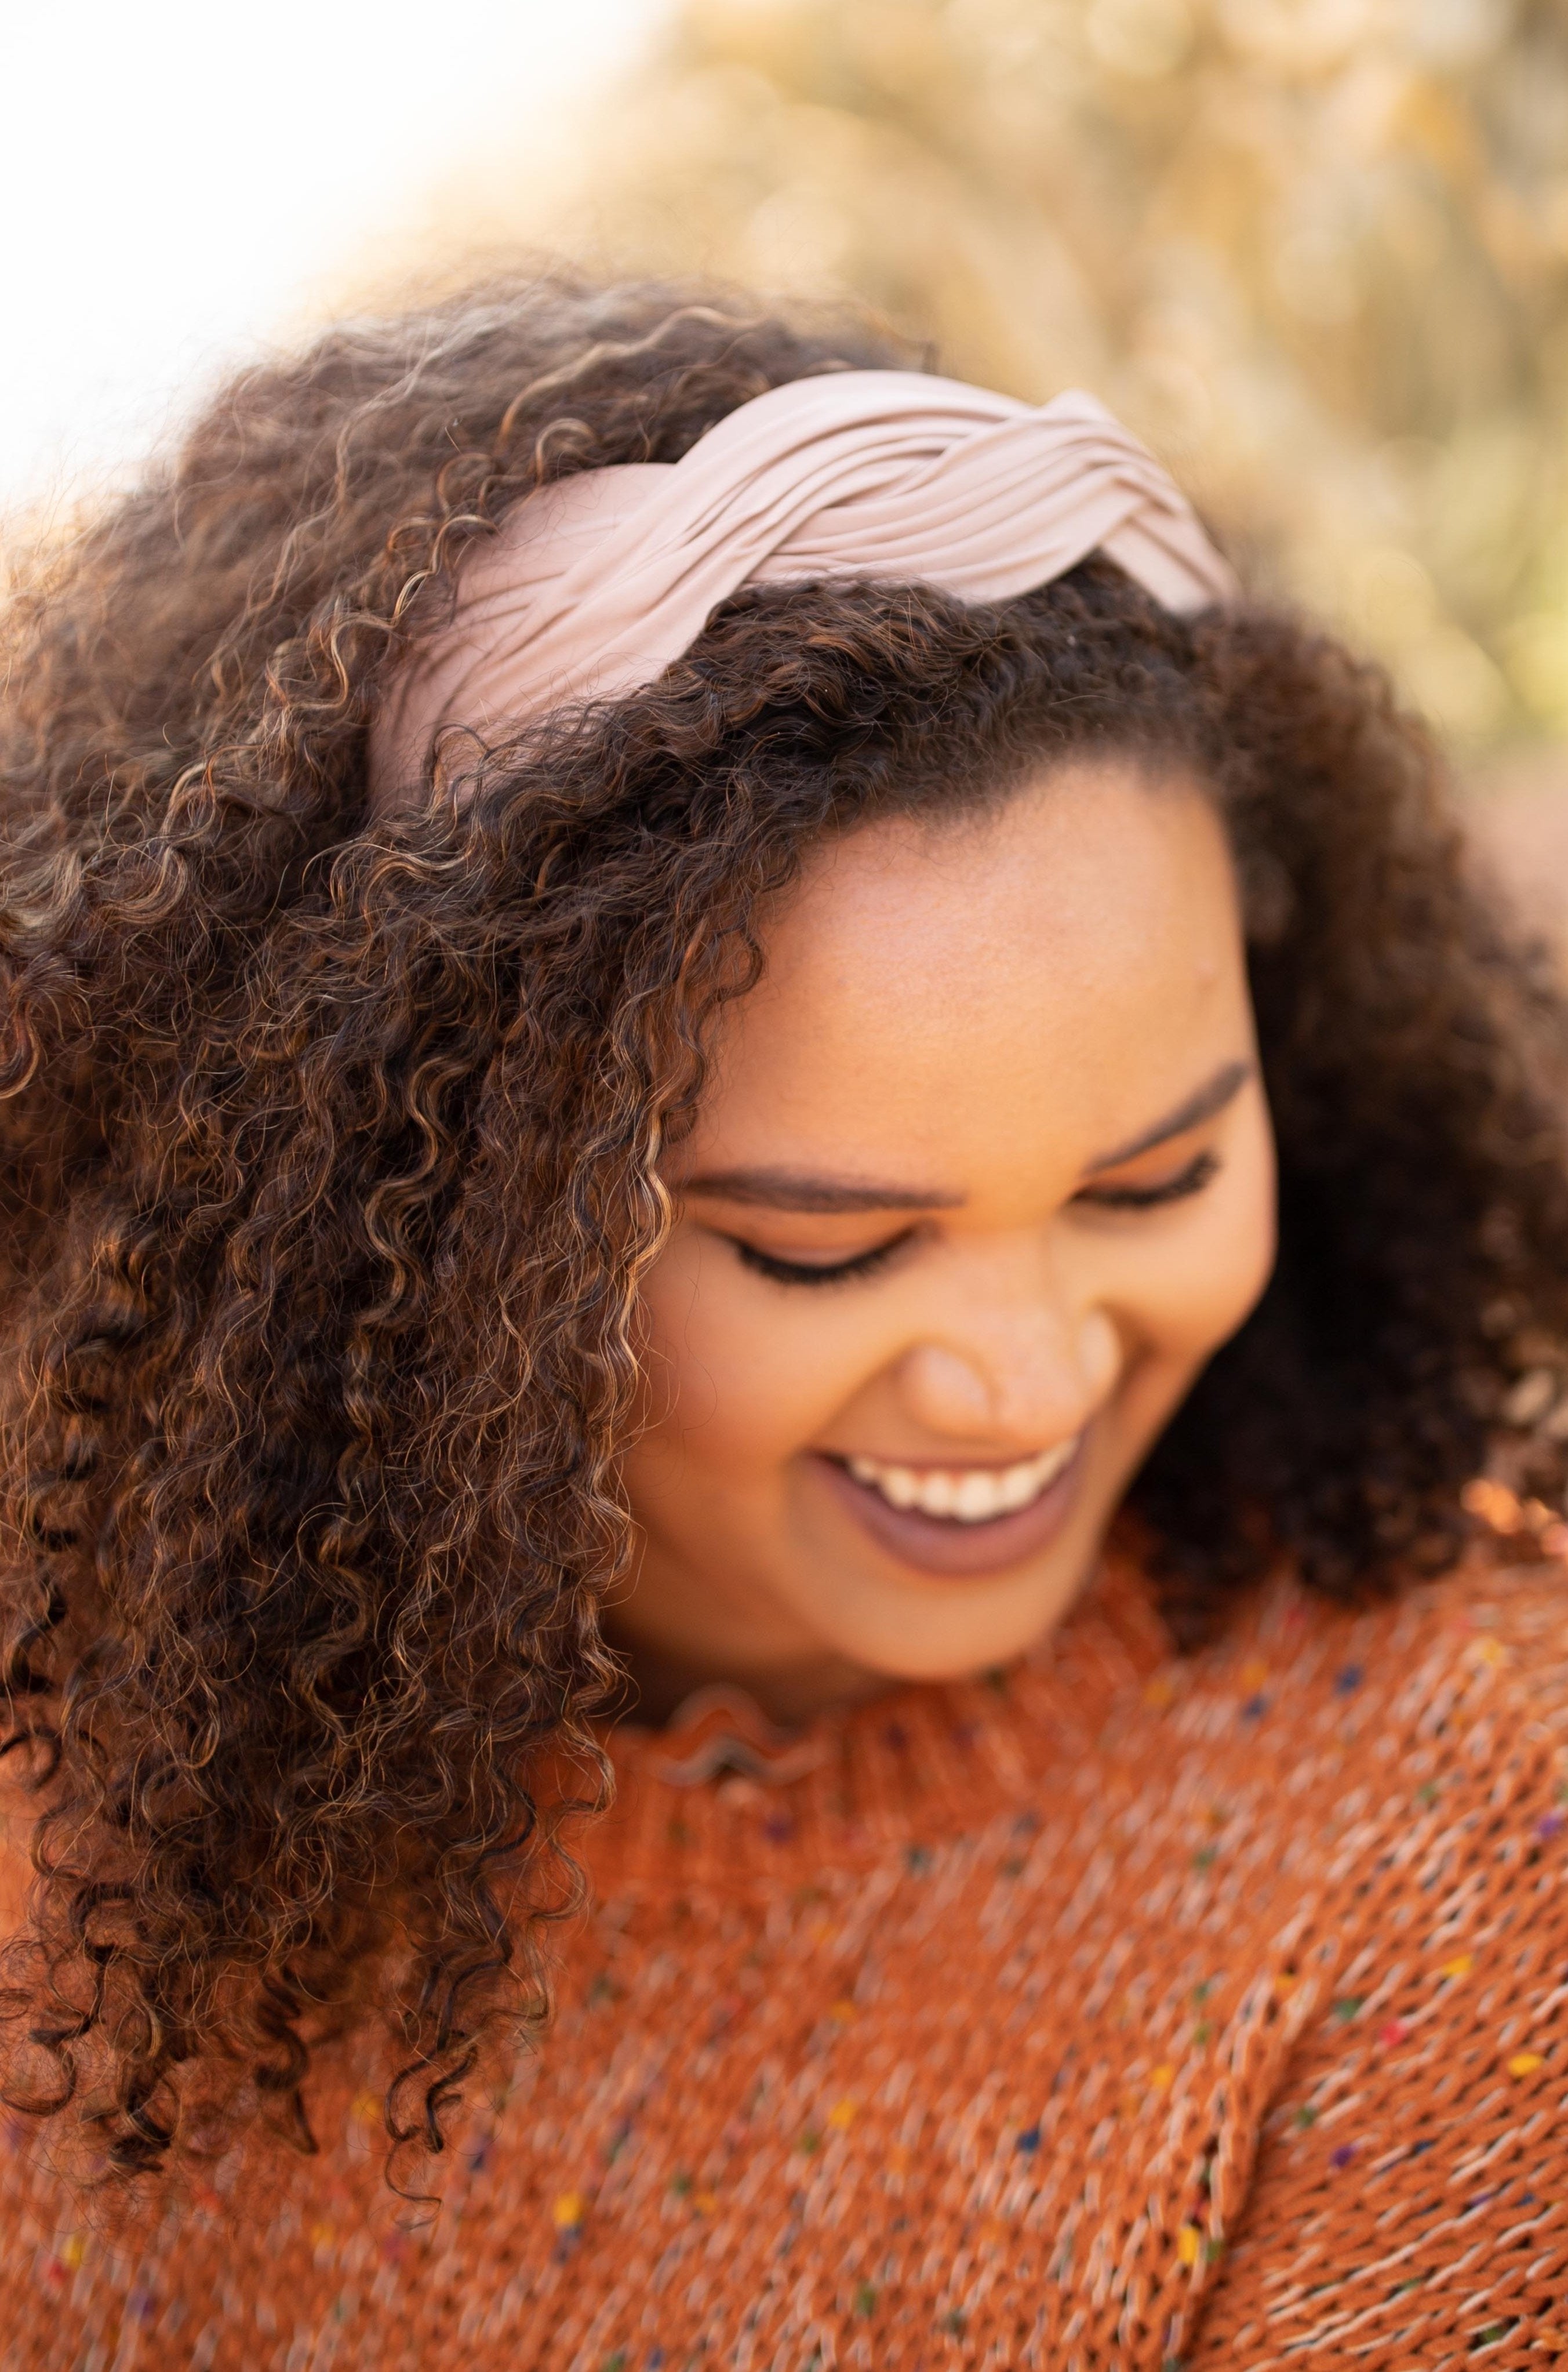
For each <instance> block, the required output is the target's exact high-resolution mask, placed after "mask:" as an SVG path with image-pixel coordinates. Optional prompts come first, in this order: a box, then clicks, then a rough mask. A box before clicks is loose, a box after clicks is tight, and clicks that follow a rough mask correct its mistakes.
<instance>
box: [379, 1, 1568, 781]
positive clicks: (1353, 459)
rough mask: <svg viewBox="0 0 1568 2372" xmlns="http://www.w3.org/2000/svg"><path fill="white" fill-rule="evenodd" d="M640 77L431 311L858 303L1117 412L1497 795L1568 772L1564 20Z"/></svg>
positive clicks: (815, 50) (1224, 37) (1133, 31)
mask: <svg viewBox="0 0 1568 2372" xmlns="http://www.w3.org/2000/svg"><path fill="white" fill-rule="evenodd" d="M607 69H608V72H607V88H606V92H605V95H604V96H603V97H602V98H601V99H599V100H598V101H596V102H595V104H594V107H593V109H592V111H591V113H590V114H589V116H588V118H587V123H586V125H585V124H584V123H583V122H581V121H579V122H577V123H576V124H575V125H574V127H573V130H572V136H571V138H570V139H569V140H563V143H562V145H561V146H560V148H559V150H558V151H557V152H554V153H546V152H544V151H541V150H540V148H539V146H538V145H530V146H529V149H528V153H527V154H526V155H523V154H520V153H517V152H513V151H507V150H505V149H502V150H496V151H494V152H492V153H491V154H489V155H487V156H482V157H473V158H470V160H469V162H468V163H467V164H466V165H465V166H464V167H463V168H462V169H460V170H459V171H458V172H457V173H456V174H454V175H449V176H448V178H447V180H446V181H445V183H444V184H443V185H442V187H441V188H440V189H439V190H438V191H437V192H436V193H435V202H434V204H433V206H432V210H431V213H430V215H429V219H428V223H427V226H426V228H425V232H424V253H423V262H424V267H425V273H424V276H426V277H428V276H429V275H430V273H436V276H441V273H442V264H443V259H444V258H445V259H446V260H447V262H451V263H455V262H456V261H457V260H458V259H459V258H460V259H462V260H463V261H464V262H470V261H471V259H472V258H473V256H474V255H475V253H476V252H483V251H485V250H497V249H505V248H506V247H508V246H515V245H516V244H517V242H518V241H519V240H521V241H526V242H529V243H534V244H540V245H545V246H552V247H559V248H563V249H565V250H568V251H569V252H571V253H574V254H575V255H578V256H587V257H588V258H590V259H591V260H594V261H597V262H608V263H611V264H616V265H624V266H631V267H650V266H651V267H655V268H676V269H682V270H691V269H693V268H696V269H700V270H704V271H710V272H716V273H721V274H723V275H725V276H726V277H729V278H732V279H736V280H740V281H743V282H747V283H750V284H753V285H759V286H761V287H762V288H763V289H766V290H793V289H799V290H806V291H809V292H813V293H817V294H821V293H826V292H844V293H850V294H853V295H855V296H857V297H863V298H865V299H868V300H869V301H870V302H871V304H872V305H874V306H875V307H877V308H878V309H879V310H881V311H882V312H883V313H885V314H886V315H888V316H889V317H890V318H891V319H892V320H894V321H895V322H896V323H897V324H899V325H900V327H901V328H903V329H905V330H906V331H911V332H912V333H913V334H915V335H916V336H917V337H920V338H923V339H929V340H930V341H931V342H932V343H934V345H935V349H936V352H937V355H938V357H939V359H940V362H941V365H942V366H944V367H946V368H947V369H949V370H951V371H953V372H954V373H955V374H957V375H958V376H960V377H967V378H976V379H980V380H983V381H986V382H989V383H990V384H991V385H993V386H996V387H999V388H1004V389H1006V390H1011V391H1013V392H1015V393H1017V394H1020V395H1024V396H1028V397H1031V398H1035V399H1037V400H1039V399H1043V398H1045V397H1047V396H1049V395H1051V394H1052V393H1053V392H1055V390H1058V389H1059V388H1061V387H1063V386H1064V385H1071V384H1083V385H1086V386H1088V387H1091V388H1093V389H1094V390H1096V391H1097V392H1098V393H1100V394H1101V395H1103V396H1104V397H1105V398H1106V399H1107V400H1108V401H1109V402H1110V403H1111V404H1112V405H1113V406H1114V407H1115V408H1116V409H1117V410H1118V411H1119V412H1121V414H1122V415H1123V417H1124V418H1126V419H1127V420H1128V421H1129V423H1130V424H1132V425H1133V426H1134V427H1135V428H1136V429H1137V430H1138V431H1139V432H1140V434H1141V435H1143V436H1144V437H1145V438H1146V439H1147V440H1148V442H1149V443H1150V444H1151V445H1152V446H1153V447H1154V448H1156V450H1157V451H1158V452H1159V453H1160V454H1161V455H1162V456H1163V457H1164V458H1165V459H1167V461H1168V463H1169V464H1170V465H1171V467H1172V468H1173V469H1174V470H1175V471H1176V472H1177V474H1178V475H1179V478H1180V479H1181V480H1182V482H1183V483H1185V484H1186V485H1187V486H1188V487H1189V489H1190V490H1191V492H1192V493H1193V494H1194V495H1195V496H1196V498H1197V499H1198V500H1199V501H1200V503H1201V504H1202V506H1204V507H1205V508H1206V510H1207V511H1208V513H1209V515H1210V516H1211V517H1213V518H1214V521H1215V523H1216V524H1217V525H1218V527H1219V528H1220V529H1221V530H1222V531H1223V532H1224V533H1225V535H1226V537H1227V538H1228V539H1229V541H1231V544H1232V546H1233V549H1236V550H1237V552H1238V553H1239V554H1240V556H1241V557H1242V558H1243V561H1244V563H1245V564H1248V565H1249V568H1250V570H1251V572H1252V575H1253V577H1254V581H1258V582H1261V583H1262V584H1263V585H1265V586H1266V587H1269V588H1270V589H1272V590H1275V591H1278V592H1282V593H1284V594H1286V595H1288V596H1292V597H1295V598H1299V599H1304V600H1305V601H1307V602H1308V603H1310V604H1311V605H1312V606H1313V607H1314V608H1315V609H1317V610H1319V611H1321V612H1323V613H1326V614H1327V615H1328V616H1329V617H1330V618H1331V619H1333V620H1334V621H1335V622H1337V623H1338V624H1339V625H1340V626H1341V627H1342V629H1343V630H1344V631H1345V632H1346V633H1347V634H1349V635H1350V636H1351V638H1352V639H1353V641H1354V642H1355V643H1356V644H1358V645H1360V646H1361V647H1363V648H1364V649H1368V650H1371V651H1373V652H1375V653H1376V654H1377V655H1378V656H1379V657H1382V658H1384V659H1385V660H1386V661H1387V662H1388V664H1389V665H1390V666H1391V668H1392V669H1394V671H1395V673H1396V675H1397V676H1398V678H1399V680H1400V682H1401V684H1402V685H1403V687H1404V688H1405V690H1406V691H1407V692H1409V694H1410V695H1411V698H1412V699H1413V700H1414V701H1416V702H1417V703H1419V704H1420V705H1421V706H1422V707H1423V709H1424V710H1425V711H1426V712H1427V714H1428V715H1430V716H1431V717H1432V718H1433V719H1434V722H1435V723H1436V724H1437V726H1438V727H1440V728H1441V729H1442V731H1443V732H1444V733H1445V734H1446V736H1447V737H1448V738H1449V739H1450V741H1451V743H1452V744H1453V746H1454V747H1455V749H1456V750H1457V751H1458V753H1459V754H1460V755H1461V756H1462V757H1465V758H1468V759H1469V761H1470V762H1471V765H1472V767H1473V765H1474V764H1475V763H1476V762H1486V761H1493V762H1494V761H1495V760H1496V758H1497V757H1498V755H1499V754H1500V753H1504V752H1507V751H1510V750H1518V749H1519V748H1520V747H1521V745H1524V746H1528V745H1530V744H1532V743H1534V744H1536V745H1537V746H1539V743H1540V742H1541V741H1542V740H1555V739H1557V738H1559V737H1568V467H1565V460H1568V456H1565V452H1564V429H1565V424H1568V401H1565V399H1568V9H1565V7H1564V6H1563V0H684V5H681V6H678V7H677V9H676V10H675V12H674V13H673V15H672V16H671V17H670V18H669V19H668V24H667V27H666V29H665V30H664V32H663V33H662V35H661V36H660V38H659V40H658V41H657V42H656V47H655V50H654V52H653V54H652V58H651V60H645V61H644V62H640V63H639V65H638V68H637V71H636V73H635V75H634V76H633V77H631V78H629V80H628V82H627V84H626V86H625V87H621V88H617V87H615V85H614V81H613V62H607ZM396 251H397V253H398V255H399V257H400V259H401V263H402V265H403V266H404V268H405V269H406V265H407V262H408V255H409V242H408V239H407V238H401V240H400V242H399V245H398V248H397V250H396Z"/></svg>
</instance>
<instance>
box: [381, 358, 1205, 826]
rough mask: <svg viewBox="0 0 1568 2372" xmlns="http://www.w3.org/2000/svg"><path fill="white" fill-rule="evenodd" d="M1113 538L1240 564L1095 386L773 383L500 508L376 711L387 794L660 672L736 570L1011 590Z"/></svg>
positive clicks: (756, 580)
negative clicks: (1033, 390) (440, 619)
mask: <svg viewBox="0 0 1568 2372" xmlns="http://www.w3.org/2000/svg"><path fill="white" fill-rule="evenodd" d="M1090 552H1105V553H1106V554H1107V555H1108V556H1109V558H1110V559H1111V560H1113V561H1114V562H1115V563H1116V564H1117V565H1118V566H1119V567H1121V568H1122V569H1124V570H1125V571H1126V573H1127V575H1128V576H1132V577H1134V578H1135V579H1136V580H1137V582H1138V583H1139V584H1140V585H1142V586H1143V587H1144V588H1145V589H1146V590H1147V591H1148V592H1150V593H1152V594H1153V595H1154V597H1155V599H1156V600H1157V601H1159V602H1161V603H1162V604H1163V605H1164V607H1165V608H1167V609H1168V610H1179V611H1191V610H1202V609H1207V608H1208V607H1209V606H1210V605H1211V604H1213V603H1214V602H1218V601H1224V600H1226V599H1231V598H1232V597H1233V596H1234V594H1235V592H1236V589H1237V587H1236V580H1235V578H1234V577H1233V576H1232V574H1231V571H1230V569H1229V568H1228V567H1227V566H1226V564H1225V561H1224V560H1222V559H1221V557H1220V555H1219V553H1218V552H1216V551H1215V550H1214V545H1213V544H1212V543H1211V542H1210V541H1209V539H1208V537H1207V536H1206V535H1205V534H1204V532H1203V530H1202V527H1201V526H1200V525H1199V523H1198V519H1197V517H1196V516H1195V515H1194V513H1193V511H1192V508H1191V505H1190V504H1189V503H1188V502H1187V501H1186V500H1185V498H1184V497H1183V496H1182V495H1181V494H1179V492H1178V490H1177V488H1176V486H1175V485H1174V484H1173V483H1172V482H1171V480H1170V479H1169V478H1168V477H1167V474H1166V472H1165V471H1164V470H1163V469H1162V468H1161V467H1160V465H1159V463H1158V462H1157V461H1156V459H1154V457H1153V455H1152V454H1150V453H1149V452H1147V451H1146V450H1145V449H1144V447H1143V446H1142V445H1140V444H1139V443H1138V441H1137V439H1136V437H1134V436H1130V435H1129V434H1128V432H1127V430H1126V429H1125V428H1123V427H1122V426H1121V423H1120V422H1119V421H1117V420H1115V419H1114V418H1113V417H1112V416H1111V414H1110V413H1109V412H1107V411H1106V409H1105V407H1104V405H1103V404H1100V403H1098V402H1097V401H1095V399H1094V397H1093V396H1090V395H1084V394H1080V393H1078V392H1076V391H1075V390H1074V391H1070V392H1068V393H1066V394H1064V395H1059V396H1057V397H1056V398H1054V400H1053V401H1051V402H1050V403H1047V404H1043V405H1040V406H1038V407H1037V406H1035V405H1032V404H1028V403H1021V402H1018V401H1016V400H1015V399H1014V398H1013V397H1011V396H1005V395H993V394H992V393H990V392H989V391H988V390H986V389H984V388H977V387H966V386H964V385H962V384H961V383H960V382H959V381H958V380H957V379H949V378H927V377H926V376H925V375H924V374H923V373H921V372H916V371H870V370H868V371H834V372H830V373H828V374H826V375H824V376H823V377H821V378H804V379H795V380H792V381H791V382H790V383H789V384H788V385H787V386H784V387H776V388H772V389H770V390H769V391H768V393H767V394H765V395H760V396H757V397H755V398H753V400H752V401H750V402H749V403H743V404H741V405H740V406H739V408H738V410H737V411H735V412H732V413H728V414H727V415H726V418H724V419H723V420H721V421H719V422H718V423H717V424H716V425H715V426H714V427H713V428H710V429H709V430H708V431H707V432H706V434H705V435H703V436H700V437H699V438H698V440H697V442H696V443H695V444H694V445H693V446H692V447H691V450H690V451H689V452H687V453H686V454H685V455H684V456H683V457H682V458H681V459H680V460H679V461H675V462H633V463H627V464H625V465H623V466H621V467H618V468H612V469H604V470H587V471H579V472H577V473H576V474H575V476H572V477H567V478H563V479H560V480H558V481H557V482H555V483H553V484H552V485H549V486H546V487H543V488H541V490H540V492H539V493H538V494H530V495H529V496H528V498H527V500H526V501H524V502H521V503H519V504H518V505H517V507H516V509H515V510H513V511H512V512H510V513H509V514H508V516H507V517H505V519H504V520H503V521H502V524H501V526H500V528H499V529H497V531H496V534H495V536H494V540H493V541H491V542H489V543H488V544H486V545H485V546H484V547H483V548H482V550H481V551H479V552H476V553H475V554H474V556H473V558H472V559H471V561H470V562H469V563H468V564H467V565H466V566H465V567H464V569H463V572H462V575H461V576H460V578H459V586H458V596H457V605H456V609H455V610H454V612H453V615H452V617H451V619H450V621H449V622H447V624H446V625H445V626H444V627H443V628H442V629H441V631H440V632H439V633H438V634H436V635H434V636H433V637H432V639H431V640H430V642H429V643H427V644H424V645H420V646H418V647H417V648H416V649H415V650H414V652H413V653H412V655H411V657H409V659H408V660H407V661H406V662H405V663H404V664H403V666H402V667H401V669H399V670H398V672H397V673H396V674H395V676H394V677H393V679H392V681H391V684H390V686H389V692H388V696H387V697H386V698H385V699H384V700H383V702H382V703H381V706H380V709H379V711H378V713H377V716H376V719H375V721H374V724H373V726H372V728H371V735H370V782H371V795H372V799H373V802H374V803H375V804H377V805H378V806H387V805H389V804H393V803H401V802H402V801H403V800H406V799H409V798H412V797H413V796H417V792H418V786H419V784H420V782H421V780H422V777H423V773H424V765H425V762H426V760H427V759H428V757H429V754H430V750H431V747H432V744H433V742H434V740H435V738H436V735H437V734H438V733H440V732H441V731H442V730H443V729H444V728H445V727H448V726H454V725H456V726H462V727H469V728H471V729H472V730H473V731H474V732H475V733H477V734H478V735H479V736H480V737H481V738H482V740H485V741H490V742H494V741H495V740H498V739H501V738H505V733H506V731H507V730H508V729H509V728H515V727H521V726H524V725H527V724H528V723H530V722H531V721H532V720H534V719H535V718H537V717H539V716H540V715H545V714H546V713H547V712H548V711H550V710H552V709H555V708H559V707H562V706H564V705H566V704H567V703H575V702H578V701H583V700H604V699H615V698H619V697H621V696H623V695H625V694H626V693H628V692H634V691H637V690H639V689H641V688H642V687H643V686H644V685H645V684H649V683H652V682H653V681H654V680H656V677H658V676H659V675H661V674H662V673H663V672H664V670H665V669H666V668H667V667H668V666H669V664H670V662H671V661H672V660H673V659H676V658H679V656H680V654H681V653H682V652H683V651H685V650H687V649H689V648H690V647H691V644H692V643H693V642H695V640H696V639H697V636H698V635H699V634H700V633H701V632H702V630H703V625H704V623H705V622H706V621H707V619H708V617H709V616H710V615H711V613H712V612H713V610H714V609H715V608H716V607H717V606H718V604H719V603H720V602H721V601H724V600H726V599H728V597H729V596H730V595H731V594H732V593H736V592H738V590H739V589H740V587H742V586H743V585H778V584H804V583H807V582H810V581H813V580H816V581H820V580H822V579H823V578H829V579H840V580H844V579H858V580H861V581H865V580H868V579H869V580H874V581H877V582H882V583H892V584H906V585H908V584H920V585H931V586H935V587H939V588H940V589H941V590H942V591H943V592H946V593H951V594H953V595H955V596H956V597H957V598H958V599H959V600H963V601H974V602H985V601H1005V600H1009V599H1012V598H1013V596H1015V595H1016V594H1019V593H1025V592H1028V590H1029V589H1030V588H1031V587H1035V586H1037V585H1044V584H1048V583H1049V582H1050V581H1051V578H1052V577H1056V576H1062V575H1063V573H1064V572H1065V571H1066V570H1067V569H1069V568H1072V567H1074V566H1075V564H1077V563H1078V562H1079V561H1080V560H1083V559H1085V558H1086V556H1087V555H1088V554H1089V553H1090Z"/></svg>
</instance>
